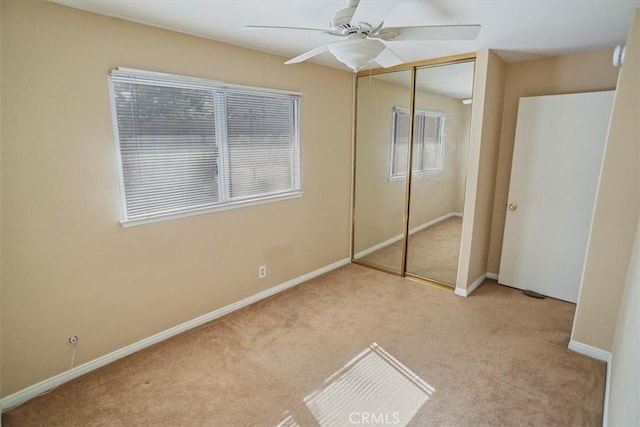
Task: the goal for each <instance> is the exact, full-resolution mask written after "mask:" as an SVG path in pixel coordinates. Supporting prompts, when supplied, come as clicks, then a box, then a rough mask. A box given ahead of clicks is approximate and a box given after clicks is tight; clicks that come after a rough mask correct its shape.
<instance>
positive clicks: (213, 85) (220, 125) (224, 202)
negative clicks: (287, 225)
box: [108, 67, 304, 227]
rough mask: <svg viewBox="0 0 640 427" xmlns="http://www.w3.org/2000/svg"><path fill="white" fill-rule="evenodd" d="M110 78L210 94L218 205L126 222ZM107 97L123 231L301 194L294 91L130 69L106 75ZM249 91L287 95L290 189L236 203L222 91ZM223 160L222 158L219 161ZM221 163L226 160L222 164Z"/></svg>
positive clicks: (298, 105) (298, 110)
mask: <svg viewBox="0 0 640 427" xmlns="http://www.w3.org/2000/svg"><path fill="white" fill-rule="evenodd" d="M113 77H116V79H117V78H125V79H126V78H129V79H139V80H140V81H141V84H144V83H142V82H144V81H145V79H148V80H150V81H151V82H152V83H148V82H147V84H151V85H153V84H154V83H155V84H156V85H160V86H161V84H162V83H166V84H167V86H166V87H185V88H194V89H199V90H210V91H212V92H213V97H214V102H215V105H216V108H215V109H214V117H215V128H216V136H215V138H216V145H217V147H218V155H217V167H218V202H216V203H210V204H208V205H206V206H202V207H199V208H183V209H181V210H180V211H177V212H168V213H160V214H152V215H149V216H147V217H144V218H129V216H128V213H127V198H126V192H125V177H124V167H123V159H122V151H121V142H120V132H119V124H118V116H117V110H116V91H115V88H114V80H113ZM108 85H109V96H110V102H111V118H112V124H113V132H114V135H113V138H114V146H115V153H114V154H115V160H116V170H117V173H118V181H119V182H118V192H119V199H120V215H121V219H120V221H119V222H120V224H121V225H122V226H123V227H130V226H136V225H142V224H147V223H154V222H159V221H164V220H168V219H174V218H183V217H189V216H193V215H201V214H205V213H210V212H219V211H225V210H229V209H236V208H240V207H246V206H254V205H260V204H264V203H271V202H274V201H278V200H287V199H293V198H298V197H302V196H303V194H304V191H303V188H302V171H303V167H302V129H301V125H300V122H301V116H302V93H301V92H294V91H285V90H278V89H269V88H262V87H254V86H245V85H236V84H229V83H225V82H222V81H217V80H209V79H202V78H197V77H188V76H181V75H175V74H167V73H160V72H155V71H146V70H138V69H133V68H124V67H118V68H116V69H114V70H112V71H111V72H110V73H109V75H108ZM234 89H235V90H240V91H250V92H254V93H264V94H269V93H271V94H277V95H290V96H292V102H293V106H292V113H293V117H292V118H291V126H292V138H293V141H292V148H291V150H292V152H291V160H292V166H291V171H290V172H291V184H292V185H291V189H290V190H287V191H281V192H277V193H273V194H269V193H262V195H257V196H245V197H240V198H237V199H232V198H231V197H230V194H229V192H230V184H229V169H230V167H229V163H230V162H229V160H228V159H229V149H228V139H227V118H226V100H225V99H224V98H225V97H226V93H225V90H234ZM223 157H224V158H223ZM224 159H227V160H226V161H225V160H224Z"/></svg>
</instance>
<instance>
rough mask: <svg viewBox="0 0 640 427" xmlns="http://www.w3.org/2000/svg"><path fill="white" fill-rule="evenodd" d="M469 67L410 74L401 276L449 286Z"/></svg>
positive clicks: (459, 208) (460, 200)
mask: <svg viewBox="0 0 640 427" xmlns="http://www.w3.org/2000/svg"><path fill="white" fill-rule="evenodd" d="M473 68H474V63H473V62H463V63H459V64H448V65H441V66H434V67H427V68H419V69H417V70H416V90H415V106H414V129H413V153H412V162H411V170H412V174H411V192H410V201H409V233H408V243H407V261H406V272H407V273H408V274H411V275H416V276H419V277H424V278H427V279H430V280H432V281H436V282H441V283H445V284H449V285H453V286H455V284H456V276H457V270H458V257H459V252H460V238H461V233H462V216H463V212H464V192H465V184H466V179H467V158H468V148H469V127H470V124H471V96H472V89H473Z"/></svg>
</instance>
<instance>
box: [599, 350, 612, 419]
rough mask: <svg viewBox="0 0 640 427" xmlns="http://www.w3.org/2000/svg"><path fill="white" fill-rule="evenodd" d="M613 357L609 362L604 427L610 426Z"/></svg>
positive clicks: (605, 388)
mask: <svg viewBox="0 0 640 427" xmlns="http://www.w3.org/2000/svg"><path fill="white" fill-rule="evenodd" d="M611 365H613V355H610V356H609V362H607V379H606V382H605V386H604V410H603V412H602V427H608V426H609V393H610V392H611V371H612V370H613V368H612V367H611Z"/></svg>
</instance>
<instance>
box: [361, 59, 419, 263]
mask: <svg viewBox="0 0 640 427" xmlns="http://www.w3.org/2000/svg"><path fill="white" fill-rule="evenodd" d="M411 96H412V94H411V70H405V71H396V72H393V73H386V74H380V75H372V76H364V77H359V78H358V82H357V98H356V103H357V109H356V135H357V136H356V146H355V177H354V178H355V180H354V189H355V191H354V223H353V258H354V259H356V260H360V261H362V262H364V263H367V264H371V265H374V266H378V267H381V268H382V269H386V270H391V271H392V272H396V273H400V272H401V269H402V260H403V256H404V254H403V243H404V241H403V236H404V215H405V203H404V201H405V193H406V170H407V159H408V152H407V147H408V144H407V141H408V140H409V123H408V120H406V117H404V118H403V117H401V116H400V115H399V114H400V112H401V111H403V112H405V113H404V114H405V116H406V112H408V111H409V109H410V104H411ZM396 113H398V114H396ZM392 135H394V136H395V137H396V138H397V139H398V146H397V147H396V152H395V153H392V152H391V150H392V147H391V146H390V143H389V139H390V138H391V136H392ZM390 156H391V157H392V158H391V157H390Z"/></svg>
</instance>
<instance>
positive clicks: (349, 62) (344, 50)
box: [329, 38, 385, 73]
mask: <svg viewBox="0 0 640 427" xmlns="http://www.w3.org/2000/svg"><path fill="white" fill-rule="evenodd" d="M384 48H385V46H384V43H382V42H381V41H379V40H370V39H364V38H357V39H351V40H345V41H343V42H337V43H332V44H331V45H329V51H330V52H331V53H332V54H333V56H335V57H336V59H337V60H338V61H340V62H342V63H343V64H345V65H346V66H347V67H349V68H351V69H352V70H353V71H354V72H355V73H357V72H358V70H360V69H361V68H362V67H364V66H365V65H367V64H368V63H369V62H371V61H373V60H374V59H376V57H377V56H378V55H379V54H380V52H382V51H383V50H384Z"/></svg>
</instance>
